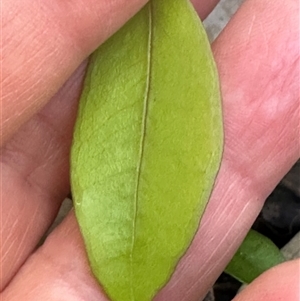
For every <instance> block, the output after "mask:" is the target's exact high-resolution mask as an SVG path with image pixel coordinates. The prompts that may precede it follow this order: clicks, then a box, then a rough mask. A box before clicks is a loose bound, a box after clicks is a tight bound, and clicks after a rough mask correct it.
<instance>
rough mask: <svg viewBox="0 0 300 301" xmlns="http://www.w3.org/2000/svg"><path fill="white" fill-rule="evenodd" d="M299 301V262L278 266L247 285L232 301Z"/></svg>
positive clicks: (294, 261) (289, 262)
mask: <svg viewBox="0 0 300 301" xmlns="http://www.w3.org/2000/svg"><path fill="white" fill-rule="evenodd" d="M252 300H255V301H276V300H289V301H299V300H300V260H299V259H297V260H293V261H288V262H285V263H283V264H281V265H278V266H276V267H274V268H272V269H270V270H268V271H267V272H265V273H264V274H262V275H261V276H260V277H258V278H257V279H255V280H254V281H253V282H252V283H251V284H250V285H248V286H247V287H246V288H245V289H244V290H243V291H242V292H241V293H240V294H238V295H237V297H235V298H234V299H233V301H252Z"/></svg>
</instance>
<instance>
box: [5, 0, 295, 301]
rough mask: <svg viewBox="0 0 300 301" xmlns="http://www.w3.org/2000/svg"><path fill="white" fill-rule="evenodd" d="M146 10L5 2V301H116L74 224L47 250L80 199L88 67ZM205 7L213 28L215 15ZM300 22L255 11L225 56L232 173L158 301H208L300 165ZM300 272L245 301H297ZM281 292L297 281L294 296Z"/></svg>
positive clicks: (221, 53) (262, 8) (120, 0)
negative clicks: (64, 208)
mask: <svg viewBox="0 0 300 301" xmlns="http://www.w3.org/2000/svg"><path fill="white" fill-rule="evenodd" d="M145 2H146V0H131V1H128V0H127V1H126V0H116V1H93V0H89V1H85V3H83V4H82V3H81V2H77V3H75V1H72V2H70V1H68V2H65V1H63V2H61V1H52V2H51V4H48V3H42V2H41V1H30V4H29V1H28V2H27V1H21V0H17V1H10V0H3V1H2V16H3V22H2V24H3V29H2V43H3V45H1V47H2V54H1V56H2V57H1V62H2V78H1V84H2V96H1V107H2V116H1V117H2V118H1V143H2V145H3V146H2V153H1V171H2V181H1V184H2V188H1V192H2V198H1V229H0V231H1V246H0V248H1V280H0V287H1V290H3V292H2V294H1V295H0V296H1V297H2V298H3V299H2V300H3V301H13V300H49V301H50V300H68V301H70V300H72V301H77V300H91V301H93V300H95V301H96V300H97V301H101V300H106V298H105V296H104V294H103V292H102V291H101V288H100V286H99V285H98V284H97V283H96V281H95V280H94V278H93V277H92V275H91V272H90V270H89V266H88V263H87V260H86V255H85V251H84V246H83V242H82V239H81V235H80V232H79V229H78V226H77V223H76V219H75V217H74V214H73V212H71V213H70V214H69V215H68V216H67V218H66V219H65V220H64V222H63V223H62V224H61V225H60V226H59V227H58V228H57V229H55V230H54V232H53V233H52V234H51V235H50V236H49V237H48V239H47V240H46V242H45V243H44V244H43V246H41V247H40V248H38V249H36V246H37V244H38V242H39V240H40V239H41V237H42V236H43V234H44V233H45V231H46V230H47V228H48V227H49V225H50V224H51V223H52V221H53V219H54V218H55V216H56V214H57V210H58V208H59V206H60V204H61V202H62V200H63V199H64V198H65V196H66V195H67V194H68V192H69V165H68V164H69V163H68V162H69V150H70V143H71V139H72V129H73V124H74V120H75V117H76V109H77V102H78V98H79V95H80V91H81V85H82V79H83V76H84V68H85V62H83V60H84V59H85V58H86V57H87V56H88V55H89V54H90V53H91V52H92V51H93V50H94V49H95V48H96V47H97V46H98V45H99V44H101V43H102V42H103V41H104V40H105V39H107V37H108V36H110V35H111V34H112V33H113V32H115V31H116V30H117V29H118V28H119V27H120V26H121V25H122V24H123V23H124V22H125V21H126V20H128V18H130V17H131V16H132V15H133V14H134V13H135V12H136V11H137V10H138V9H139V8H140V7H141V6H142V5H143V4H145ZM194 2H195V6H196V7H197V9H198V11H199V14H200V15H201V16H204V15H205V14H206V13H207V12H208V10H209V8H211V5H212V1H208V0H207V1H206V2H205V3H203V2H204V1H200V0H198V1H196V0H195V1H194ZM214 2H217V1H214ZM274 2H275V3H274ZM49 3H50V2H49ZM83 7H84V9H83ZM298 13H299V4H298V3H297V1H296V0H291V1H283V0H278V1H270V2H269V3H268V5H266V3H261V1H259V0H247V1H246V2H245V4H244V5H243V7H242V8H241V9H240V10H239V12H238V14H237V15H236V16H235V17H234V18H233V19H232V21H231V22H230V24H229V25H228V27H227V28H226V29H225V30H224V32H223V33H222V34H221V36H220V37H219V38H218V40H217V41H216V42H215V43H214V44H213V50H214V54H215V58H216V61H217V65H218V69H219V73H220V78H221V86H222V95H223V106H224V107H223V110H224V123H225V124H224V125H225V150H224V156H223V161H222V166H221V169H220V172H219V175H218V179H217V182H216V185H215V189H214V192H213V195H212V197H211V200H210V202H209V205H208V208H207V211H206V213H205V215H204V217H203V220H202V222H201V227H200V229H199V231H198V233H197V235H196V237H195V239H194V241H193V243H192V245H191V247H190V248H189V250H188V252H187V254H186V255H185V256H184V258H183V259H182V260H181V262H180V263H179V265H178V267H177V269H176V272H175V273H174V275H173V277H172V279H171V280H170V282H169V283H168V284H167V286H166V287H165V288H164V289H163V290H162V291H161V292H159V294H158V295H157V297H156V298H155V301H169V300H172V301H193V300H198V299H200V298H201V297H204V295H205V292H206V291H207V289H208V288H209V287H210V286H211V285H212V284H213V282H214V281H215V280H216V278H217V277H218V275H219V274H220V272H221V271H222V270H223V269H224V267H225V266H226V264H227V262H228V261H229V260H230V258H231V256H232V255H233V254H234V252H235V250H236V248H237V247H238V245H239V244H240V242H241V241H242V239H243V237H244V236H245V234H246V233H247V231H248V230H249V228H250V226H251V224H252V223H253V221H254V219H255V217H256V216H257V214H258V212H259V211H260V209H261V206H262V204H263V201H264V200H265V198H266V197H267V195H268V194H269V193H270V192H271V190H272V189H273V188H274V187H275V185H276V184H277V182H278V181H279V180H280V179H281V178H282V176H283V175H284V174H285V173H286V172H287V171H288V170H289V168H290V167H291V166H292V165H293V163H294V162H295V161H296V159H297V158H298V156H299V145H298V141H299V140H298V139H299V136H298V135H299V132H298V131H297V129H298V130H299V125H298V123H299V119H298V118H299V103H298V102H299V90H298V89H299V87H298V84H299V29H298V28H297V27H296V26H295V25H296V24H297V18H298ZM274 20H277V22H274ZM82 62H83V63H82ZM81 63H82V64H81ZM79 64H81V66H80V67H79V68H78V69H77V70H76V72H75V73H74V74H73V75H72V76H71V74H72V73H73V72H74V70H75V69H76V68H77V67H78V65H79ZM69 77H70V78H69ZM68 78H69V79H68ZM67 79H68V81H67V82H66V83H65V84H64V86H63V87H62V88H61V89H60V90H59V92H57V93H56V91H57V90H58V89H59V88H60V87H61V86H62V85H63V83H64V82H65V81H66V80H67ZM55 93H56V94H55ZM54 94H55V95H54ZM53 95H54V96H53ZM46 104H47V105H46ZM45 105H46V106H45ZM42 107H43V109H42V110H40V109H41V108H42ZM298 266H299V262H297V261H294V262H291V263H288V264H284V265H282V266H279V267H277V268H275V269H273V270H271V271H270V272H268V273H266V274H264V275H263V276H262V277H259V278H258V279H257V280H256V281H255V282H254V283H253V284H252V285H250V286H249V287H248V288H247V291H245V292H244V293H242V294H241V295H240V296H239V297H237V300H239V301H241V300H243V301H245V300H250V298H252V296H254V295H253V294H254V292H255V294H258V295H259V294H260V296H261V293H262V291H264V292H268V289H269V291H270V292H271V293H270V294H269V295H267V296H266V295H264V296H263V298H261V300H266V301H268V300H274V296H280V294H284V295H283V297H284V298H283V299H285V300H291V301H292V300H294V299H295V300H296V297H295V296H296V295H295V294H296V293H297V292H296V291H292V289H291V288H292V287H295V289H296V288H297V285H299V284H298V283H297V282H295V281H297V277H295V276H294V277H292V276H293V273H294V274H295V273H296V272H297V268H298ZM280 270H281V271H283V272H278V271H280ZM279 273H280V279H278V274H279ZM275 277H276V278H275ZM283 278H284V280H283ZM270 279H271V280H272V279H273V281H270ZM274 279H275V280H274ZM274 281H276V282H278V281H286V282H282V283H284V284H283V285H285V286H286V288H288V289H286V290H284V289H282V286H283V285H281V286H280V285H278V284H277V283H276V282H274ZM257 283H258V284H257ZM263 283H264V284H265V285H264V286H262V284H263ZM274 285H276V287H274ZM271 294H273V295H271ZM288 294H291V295H288ZM292 294H294V299H293V295H292ZM249 296H250V297H249ZM268 298H269V299H268ZM255 300H259V297H258V296H257V298H255Z"/></svg>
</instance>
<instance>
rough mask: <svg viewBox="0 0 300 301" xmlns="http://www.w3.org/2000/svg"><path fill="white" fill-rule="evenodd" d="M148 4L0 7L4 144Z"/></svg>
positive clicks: (122, 0)
mask: <svg viewBox="0 0 300 301" xmlns="http://www.w3.org/2000/svg"><path fill="white" fill-rule="evenodd" d="M146 2H147V1H146V0H130V1H128V0H116V1H105V0H102V1H98V0H89V1H84V2H82V1H75V0H73V1H67V2H66V1H58V0H56V1H51V2H48V1H39V0H34V1H22V0H16V1H10V0H4V1H2V3H1V8H2V11H1V16H2V18H1V19H2V24H3V26H2V28H3V30H2V32H1V43H2V45H3V47H2V46H1V47H2V49H1V50H2V56H1V66H2V68H1V69H2V77H1V87H2V99H1V105H2V116H1V117H2V118H1V123H0V138H1V143H4V142H5V141H6V140H7V138H8V137H9V136H10V135H11V134H12V133H13V132H15V131H16V129H17V128H18V127H19V126H20V125H21V124H23V123H24V122H25V121H26V120H28V119H29V118H30V117H31V116H32V115H33V114H34V113H35V112H37V111H38V110H39V109H40V108H41V107H42V106H43V105H44V104H45V103H46V102H47V101H48V100H49V99H50V97H51V96H53V95H54V94H55V92H57V90H58V89H59V88H60V87H61V86H62V85H63V83H64V82H65V81H66V80H67V78H68V77H69V76H70V75H71V74H72V73H73V72H74V70H75V69H76V68H77V67H78V66H79V64H80V63H81V62H82V61H83V60H84V59H85V58H86V57H87V56H88V55H89V54H90V53H91V52H92V51H93V50H94V49H95V48H96V47H97V45H99V44H101V43H102V42H103V41H104V40H105V39H107V38H108V37H109V36H110V35H111V34H112V33H114V32H115V31H116V30H117V29H118V28H119V27H120V26H121V25H122V24H124V23H125V22H126V21H127V20H128V19H129V18H130V17H131V16H132V15H133V14H134V13H136V12H137V11H138V10H139V9H140V8H141V7H142V6H143V5H144V4H145V3H146Z"/></svg>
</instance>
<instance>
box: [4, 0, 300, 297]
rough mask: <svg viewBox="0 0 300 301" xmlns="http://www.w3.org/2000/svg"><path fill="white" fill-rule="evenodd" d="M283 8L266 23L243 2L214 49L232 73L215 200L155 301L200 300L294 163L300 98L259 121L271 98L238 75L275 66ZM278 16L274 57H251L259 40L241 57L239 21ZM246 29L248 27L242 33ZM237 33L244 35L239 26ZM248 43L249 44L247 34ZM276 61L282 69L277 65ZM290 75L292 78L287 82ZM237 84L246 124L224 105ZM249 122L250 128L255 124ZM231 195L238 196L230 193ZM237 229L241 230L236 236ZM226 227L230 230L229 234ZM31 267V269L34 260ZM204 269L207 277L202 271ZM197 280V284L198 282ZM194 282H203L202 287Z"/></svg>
mask: <svg viewBox="0 0 300 301" xmlns="http://www.w3.org/2000/svg"><path fill="white" fill-rule="evenodd" d="M294 3H295V2H294ZM247 5H248V6H247ZM249 5H250V7H251V10H249ZM255 5H257V11H256V10H254V9H253V7H255ZM289 5H290V3H289V4H286V3H281V6H280V9H279V7H278V6H277V3H276V4H273V5H272V6H271V7H268V12H265V11H264V14H265V15H266V16H269V19H268V18H266V16H263V14H260V13H259V12H260V10H261V7H260V6H259V5H258V2H257V1H249V2H248V4H246V5H245V6H244V8H243V9H242V10H241V12H240V13H239V14H238V15H237V16H236V17H235V20H234V21H233V23H231V25H230V26H229V27H228V29H227V30H226V32H225V33H224V34H223V40H224V41H223V45H222V44H221V42H220V41H222V40H221V39H219V41H218V42H217V44H216V45H215V53H216V57H217V61H218V64H219V67H220V70H222V71H223V72H221V76H224V74H225V73H226V72H225V71H227V70H228V71H227V72H230V71H231V70H233V73H232V74H231V73H227V74H226V76H224V77H223V79H222V87H223V89H224V92H223V97H224V111H225V114H227V115H228V116H225V125H226V128H225V130H226V131H227V132H228V135H227V136H226V148H225V155H224V162H223V166H222V169H221V172H220V175H219V178H218V182H217V184H216V189H215V192H214V195H213V196H212V200H211V202H210V205H209V208H208V212H207V214H206V215H205V217H204V220H203V225H202V227H201V229H200V231H199V233H198V234H197V236H196V238H195V241H194V243H193V245H192V246H191V248H190V251H189V253H188V254H187V255H186V256H185V258H184V260H183V261H182V263H181V265H180V266H179V267H178V270H179V271H181V272H183V275H182V277H181V276H180V273H178V272H176V274H175V275H174V277H173V279H172V281H171V282H170V283H169V285H168V286H167V287H166V289H165V290H164V291H163V292H162V293H161V294H160V296H159V297H158V298H160V299H158V300H170V298H169V297H170V296H173V297H174V298H171V299H172V300H194V299H195V298H196V297H199V296H200V295H201V293H203V291H204V290H205V286H207V285H209V283H210V282H211V281H213V280H214V279H215V278H216V274H218V273H219V272H220V270H221V269H222V266H224V265H225V262H227V260H228V258H229V257H230V256H231V255H232V253H233V251H234V249H236V247H237V244H238V243H239V241H240V240H241V239H242V237H243V236H244V234H245V233H244V232H245V231H247V228H248V226H249V225H250V223H251V222H252V221H253V219H254V216H255V215H256V214H257V212H258V209H259V207H260V206H261V204H262V200H263V199H264V197H265V195H266V194H267V193H268V192H267V190H268V189H271V188H272V186H274V185H275V182H276V181H277V180H278V179H279V178H280V177H281V174H283V173H284V172H285V171H286V170H287V169H288V168H289V165H291V161H293V160H294V159H295V157H296V154H297V147H295V144H294V143H293V142H295V135H296V134H297V132H296V131H291V129H293V128H297V119H296V117H297V109H298V107H297V101H298V99H295V97H291V98H290V101H289V102H287V101H284V102H283V103H282V106H281V107H280V106H279V107H278V110H276V112H273V115H272V116H271V117H272V118H271V119H268V120H265V117H269V116H270V115H268V114H267V115H266V116H264V115H265V114H266V112H264V110H265V109H266V108H265V107H262V106H261V105H262V103H263V102H267V101H268V100H269V95H262V96H260V97H257V98H256V97H254V96H256V94H257V91H256V93H254V95H253V94H252V92H253V91H252V88H253V87H248V86H247V85H246V83H247V82H246V80H247V78H248V77H249V76H250V79H251V75H252V72H254V71H253V70H246V71H247V72H245V70H244V69H245V68H244V67H245V65H246V63H247V62H248V61H249V60H252V62H253V63H254V64H255V63H256V64H258V62H259V61H260V60H263V61H264V59H266V60H265V61H266V63H267V64H270V62H271V61H273V60H274V58H276V59H277V61H278V57H277V56H278V53H280V52H279V51H278V47H281V43H283V42H284V43H285V42H286V39H285V38H286V36H285V33H286V31H287V30H288V29H289V28H290V24H293V22H294V21H293V16H294V18H295V15H294V14H293V13H294V12H297V10H296V9H295V7H293V6H291V7H290V6H289ZM245 7H246V9H245ZM247 11H251V12H252V14H250V15H248V13H247ZM275 12H277V13H276V14H277V15H276V14H275ZM268 13H270V15H268ZM281 13H283V14H286V15H288V14H289V15H290V17H289V18H286V20H285V22H286V23H283V24H280V29H281V35H278V39H277V44H276V45H275V47H274V51H275V52H274V54H273V57H270V58H269V57H268V56H267V55H266V54H265V55H266V57H264V56H262V57H257V56H255V55H256V54H257V53H259V51H258V49H259V46H260V45H261V41H258V42H257V44H256V40H255V39H254V38H253V37H252V39H253V40H251V43H253V44H255V45H256V48H255V47H254V48H253V49H252V51H251V52H248V53H247V51H246V50H247V43H249V42H246V41H244V39H243V38H244V36H243V35H242V34H241V35H234V33H235V31H236V28H237V27H238V28H239V29H240V27H241V25H240V24H241V23H240V22H241V20H243V22H244V23H245V24H244V26H246V29H248V30H249V27H251V26H250V25H251V20H252V17H253V15H255V16H257V18H258V19H257V22H258V23H255V24H252V28H253V26H254V29H255V27H256V28H257V26H258V27H259V28H260V25H261V24H263V23H262V22H263V20H265V21H266V22H267V24H268V22H270V20H271V19H273V18H274V17H278V18H279V17H280V16H281ZM274 14H275V16H274ZM249 18H250V19H249ZM289 22H291V23H289ZM272 24H273V23H272ZM275 25H277V24H275ZM247 26H249V27H248V28H247ZM273 29H274V30H275V32H276V31H277V28H276V27H274V28H273ZM243 30H245V29H244V28H243ZM288 31H289V37H291V40H294V39H295V38H296V39H297V37H298V33H297V32H295V30H294V31H292V32H290V30H288ZM246 32H247V31H246ZM267 33H268V34H269V35H270V34H271V31H270V28H269V32H267ZM244 34H245V31H244ZM226 37H227V38H226ZM230 37H235V38H236V39H237V40H238V41H239V45H238V46H239V49H240V50H244V52H245V56H244V57H243V59H240V60H233V59H231V58H230V50H231V41H230V42H229V41H228V42H226V41H227V39H229V38H230ZM246 37H248V38H249V36H246ZM245 44H246V45H245ZM296 44H297V43H296ZM285 45H286V44H285ZM248 46H249V45H248ZM243 47H244V48H245V49H244V48H243ZM295 53H296V57H295ZM295 53H294V52H292V53H291V55H290V56H289V57H288V60H287V61H286V62H285V64H284V66H285V68H286V69H287V70H286V69H285V70H284V72H285V73H286V74H283V76H285V77H284V78H286V79H291V80H292V81H295V82H297V80H298V79H297V74H296V76H294V74H292V73H291V71H292V70H293V64H294V62H295V59H297V52H296V51H295ZM222 56H224V58H226V60H225V59H224V60H223V59H222ZM235 58H236V57H235ZM279 58H282V57H281V54H280V55H279ZM235 61H238V62H239V64H240V66H239V68H238V66H236V65H235V64H234V63H235ZM265 61H264V62H265ZM278 63H280V61H279V62H278ZM263 67H265V66H263ZM239 69H241V70H242V71H243V72H240V73H238V74H234V72H235V71H236V70H239ZM256 71H257V70H256ZM289 71H290V72H289ZM266 74H267V76H266ZM266 74H264V75H263V76H262V78H258V80H259V83H260V82H261V81H265V83H267V82H268V83H270V82H272V80H271V79H273V77H275V75H277V73H272V72H270V74H269V73H266ZM289 75H293V76H291V77H289ZM275 78H277V77H275ZM243 79H244V82H243ZM277 81H278V82H279V81H280V79H279V78H278V79H277ZM286 83H287V85H286V86H285V85H283V86H282V87H281V88H282V89H278V87H276V86H272V89H273V90H272V89H270V91H269V93H270V94H272V95H274V96H275V98H276V99H277V98H278V102H279V99H281V97H282V96H285V95H286V93H287V92H288V93H290V92H292V93H294V92H295V89H296V90H297V87H295V85H294V82H286ZM240 84H241V89H242V91H243V92H244V93H245V95H248V94H247V93H250V96H251V97H250V96H249V98H245V99H244V98H242V97H240V96H239V95H235V97H234V99H233V100H235V101H239V105H241V107H242V109H243V108H245V107H246V108H247V106H246V104H247V102H249V104H248V105H250V104H252V102H253V106H250V108H251V109H252V110H254V111H256V113H258V115H257V116H256V115H254V117H255V118H254V119H253V116H248V118H244V119H243V118H238V117H239V115H238V114H237V111H236V110H233V112H231V110H228V109H227V107H229V108H230V105H231V106H232V105H233V104H234V103H233V102H232V98H231V97H233V96H234V95H231V89H230V85H232V88H236V87H239V85H240ZM248 90H249V91H248ZM294 96H295V95H294ZM283 99H284V97H283ZM254 102H257V103H256V104H257V107H255V106H254ZM227 103H228V104H227ZM279 104H281V103H277V105H279ZM272 105H273V102H272ZM252 113H253V112H252ZM230 114H231V115H230ZM235 114H237V116H235ZM249 115H250V114H249ZM256 117H257V118H256ZM262 117H263V118H262ZM230 118H233V120H231V119H230ZM234 118H235V119H237V120H238V121H239V120H240V119H241V122H242V123H241V124H240V125H238V124H237V123H234ZM274 120H276V122H278V124H276V126H275V125H273V124H272V123H273V122H274ZM229 121H232V122H229ZM283 122H285V123H284V125H282V123H283ZM249 123H250V124H251V123H252V124H251V126H249ZM253 123H254V125H255V126H254V125H253ZM270 123H271V125H272V127H273V129H272V130H273V131H266V129H268V127H269V126H270ZM279 125H280V126H279ZM241 127H244V128H245V130H244V131H243V134H245V135H246V137H248V139H250V138H251V139H250V140H249V144H252V145H253V148H254V149H250V148H249V144H245V141H246V140H245V139H244V140H243V139H242V138H243V137H241V136H237V133H239V132H238V130H240V128H241ZM257 127H258V128H257ZM260 127H261V129H260V131H259V132H258V134H261V133H263V134H264V135H261V136H262V137H263V138H264V140H265V141H264V142H263V143H262V145H261V146H260V145H257V144H256V143H254V142H255V140H256V139H257V137H259V136H256V131H257V129H259V128H260ZM272 127H271V128H272ZM265 132H266V134H265ZM236 137H238V138H239V139H241V145H242V147H241V146H240V145H239V143H237V142H236V139H237V138H236ZM230 139H232V141H230ZM230 145H232V148H231V147H230ZM276 152H279V153H280V154H282V153H285V156H280V155H278V154H277V153H276ZM252 154H254V155H255V156H254V158H255V162H254V163H255V165H259V164H261V165H262V166H263V167H264V168H261V171H262V172H261V173H260V174H255V173H253V172H249V174H247V173H246V171H247V170H248V169H249V171H251V170H252V168H251V167H252V164H251V161H250V160H245V159H248V158H249V156H250V155H252ZM278 166H281V169H279V170H277V171H276V168H277V167H278ZM254 167H255V166H254ZM259 181H265V182H266V187H261V185H258V186H257V187H258V189H257V187H256V185H257V183H259ZM236 191H239V195H236ZM246 209H247V210H246ZM230 218H232V219H233V220H234V223H233V225H231V221H230ZM73 222H74V221H73ZM70 223H72V220H70ZM241 227H242V228H243V229H242V230H241ZM227 229H230V231H229V230H227ZM49 239H53V240H54V237H53V236H52V238H49ZM203 241H205V244H206V248H205V249H204V248H203V243H202V242H203ZM77 247H78V245H77ZM67 256H69V255H68V254H66V257H67ZM35 260H36V261H39V264H37V266H40V265H42V264H43V260H42V258H41V257H36V258H35ZM65 260H66V262H68V260H67V258H65ZM206 261H207V262H208V265H210V266H211V267H213V268H212V269H211V268H210V269H208V265H206ZM31 264H33V262H32V263H31ZM25 268H28V269H29V270H30V267H28V265H27V264H26V265H25V266H24V269H25ZM56 268H58V267H56ZM180 269H181V270H180ZM22 270H23V268H22ZM22 270H21V272H22ZM207 271H209V272H208V273H207ZM184 273H185V274H184ZM205 276H207V277H205ZM201 277H203V278H205V279H203V278H201ZM21 278H22V280H21ZM21 278H19V280H18V281H15V282H14V285H13V286H10V287H9V288H8V289H7V292H8V291H9V290H11V289H12V288H14V289H18V288H20V287H22V284H23V287H25V286H26V288H27V289H28V290H32V289H33V286H30V285H28V286H27V285H25V284H26V283H25V282H26V277H21ZM183 278H184V279H183ZM185 278H187V281H185ZM199 279H200V282H198V280H199ZM66 281H67V280H66ZM187 282H189V283H187ZM174 283H176V284H177V286H175V285H174ZM199 283H201V285H200V284H199ZM47 285H49V287H50V291H51V287H52V286H51V284H50V283H49V284H45V287H47ZM200 286H202V287H204V288H203V289H202V288H201V289H202V292H201V289H200V291H199V289H198V288H199V287H200ZM52 288H53V287H52ZM23 292H24V291H23ZM166 292H168V295H164V294H166ZM172 293H173V295H172ZM177 296H178V297H177ZM163 298H166V299H163Z"/></svg>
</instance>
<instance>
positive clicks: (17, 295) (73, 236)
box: [0, 212, 108, 301]
mask: <svg viewBox="0 0 300 301" xmlns="http://www.w3.org/2000/svg"><path fill="white" fill-rule="evenodd" d="M67 254H68V256H66V255H67ZM57 296H59V300H60V301H70V300H72V301H86V300H89V301H108V299H107V298H106V297H105V295H104V293H103V291H102V290H101V288H100V286H99V285H98V283H97V282H96V280H95V279H94V278H93V276H92V274H91V271H90V269H89V266H88V263H87V260H86V255H85V251H84V246H83V241H82V238H81V235H80V232H79V228H78V226H77V223H76V221H75V216H74V214H73V212H71V213H70V214H69V215H68V217H67V218H66V219H65V220H64V221H63V222H62V224H61V225H60V226H58V228H57V229H56V230H55V231H54V232H53V233H51V235H50V236H49V237H48V239H47V240H46V241H45V243H44V245H43V246H42V247H40V248H39V249H38V250H37V252H36V253H34V254H33V255H32V256H31V257H30V258H29V259H28V261H27V262H26V264H25V265H24V266H23V267H22V268H21V270H20V272H19V273H18V274H17V276H16V277H15V278H14V279H13V280H12V282H11V283H10V285H9V286H8V287H7V288H6V289H5V290H4V292H3V293H2V294H0V298H1V300H2V301H19V300H31V301H40V300H49V301H52V300H56V299H57Z"/></svg>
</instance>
